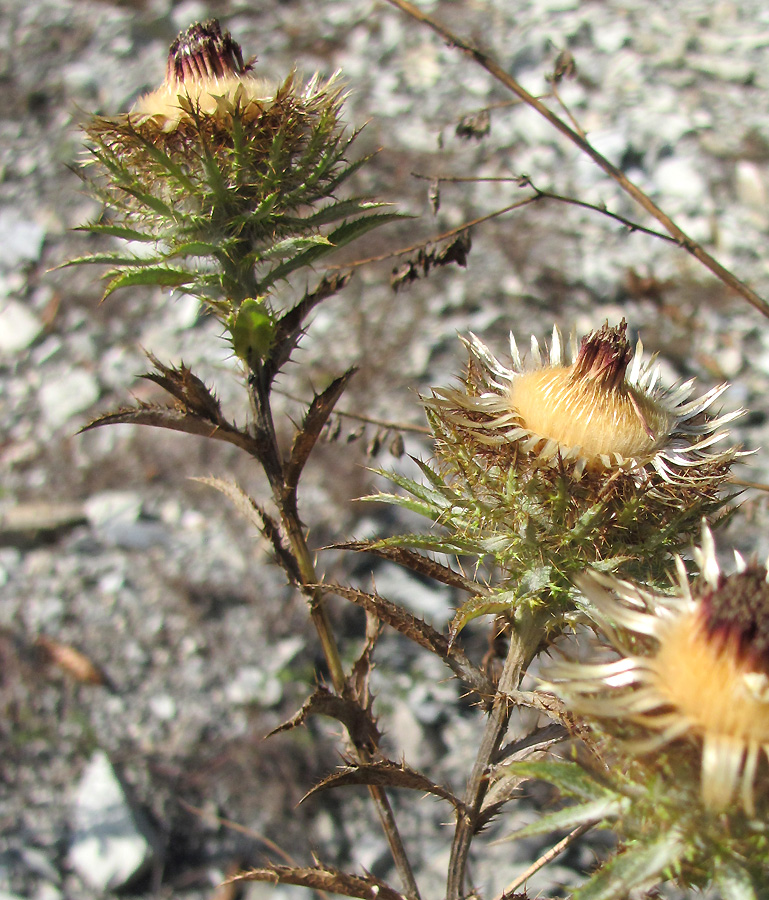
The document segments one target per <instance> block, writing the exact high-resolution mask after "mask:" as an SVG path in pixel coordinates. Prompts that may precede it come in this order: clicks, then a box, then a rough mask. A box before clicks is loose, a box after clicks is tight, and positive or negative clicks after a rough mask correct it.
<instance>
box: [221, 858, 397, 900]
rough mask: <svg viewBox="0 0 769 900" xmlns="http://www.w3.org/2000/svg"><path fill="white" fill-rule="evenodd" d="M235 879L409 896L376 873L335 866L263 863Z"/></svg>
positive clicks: (382, 898)
mask: <svg viewBox="0 0 769 900" xmlns="http://www.w3.org/2000/svg"><path fill="white" fill-rule="evenodd" d="M229 880H230V881H232V882H241V881H269V882H271V883H272V884H297V885H300V886H301V887H308V888H314V889H315V890H318V891H328V892H329V893H330V894H341V895H342V896H344V897H359V898H360V900H405V898H404V896H403V895H402V894H400V893H398V891H396V890H395V889H394V888H391V887H390V885H389V884H387V883H385V882H384V881H380V880H379V879H378V878H375V877H374V876H373V875H365V876H361V875H351V874H350V873H349V872H341V871H339V870H338V869H334V868H332V867H331V866H325V865H321V864H318V865H315V866H304V867H300V866H275V865H273V866H261V867H260V868H258V869H251V870H250V871H248V872H241V873H240V874H239V875H235V876H234V878H231V879H229Z"/></svg>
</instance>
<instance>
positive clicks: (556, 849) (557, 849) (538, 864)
mask: <svg viewBox="0 0 769 900" xmlns="http://www.w3.org/2000/svg"><path fill="white" fill-rule="evenodd" d="M600 821H601V820H600V819H594V820H593V821H592V822H583V823H582V825H578V826H577V827H576V828H575V829H574V830H573V831H570V832H569V833H568V834H567V835H566V837H565V838H562V839H561V840H560V841H558V843H557V844H554V845H553V846H552V847H551V848H550V849H549V850H548V851H547V852H546V853H543V854H542V856H540V858H539V859H537V860H535V861H534V862H533V863H532V864H531V865H530V866H529V868H528V869H526V871H525V872H523V873H522V874H521V875H519V876H518V877H517V878H515V879H514V880H513V881H511V882H510V884H508V886H507V887H506V888H505V889H504V890H503V891H502V893H501V894H500V895H499V896H498V897H497V898H496V900H505V898H506V897H509V896H510V895H511V894H514V893H515V892H516V891H517V890H518V888H519V887H521V885H522V884H525V883H526V882H527V881H528V880H529V879H530V878H531V876H532V875H534V874H535V873H536V872H539V870H540V869H541V868H542V867H543V866H546V865H547V864H548V863H549V862H552V861H553V860H554V859H555V858H556V856H560V854H561V853H563V851H564V850H566V849H567V848H568V847H569V846H570V845H571V844H573V843H574V841H576V840H577V838H580V837H582V835H583V834H585V833H586V832H588V831H590V829H591V828H593V826H594V825H596V824H598V822H600Z"/></svg>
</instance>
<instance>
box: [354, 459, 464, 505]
mask: <svg viewBox="0 0 769 900" xmlns="http://www.w3.org/2000/svg"><path fill="white" fill-rule="evenodd" d="M374 471H375V472H376V473H377V474H378V475H382V476H383V477H384V478H386V479H387V480H388V481H391V482H392V483H393V484H394V485H396V486H397V487H399V488H401V489H402V490H404V491H408V493H409V494H411V495H412V496H414V497H417V498H418V499H419V500H423V501H424V502H425V503H429V504H430V506H431V509H432V512H431V515H433V514H434V513H435V512H436V511H437V512H442V511H444V510H446V509H449V508H450V507H451V505H452V503H451V499H448V498H447V497H446V496H445V491H446V490H448V489H445V491H444V492H440V491H434V490H431V489H430V488H429V487H427V486H426V485H424V484H420V483H419V482H418V481H412V479H411V478H405V477H404V476H403V475H398V474H397V473H395V472H385V471H383V470H380V469H375V470H374ZM444 488H445V486H444ZM386 496H388V497H389V496H392V495H390V494H387V495H386ZM363 499H364V500H377V499H380V498H379V497H378V496H377V495H376V494H375V495H374V496H373V497H364V498H363Z"/></svg>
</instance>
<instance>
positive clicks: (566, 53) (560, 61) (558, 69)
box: [549, 49, 577, 84]
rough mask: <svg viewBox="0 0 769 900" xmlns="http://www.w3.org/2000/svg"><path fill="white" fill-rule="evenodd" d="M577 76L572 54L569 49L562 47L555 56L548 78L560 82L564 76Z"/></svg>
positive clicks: (556, 82)
mask: <svg viewBox="0 0 769 900" xmlns="http://www.w3.org/2000/svg"><path fill="white" fill-rule="evenodd" d="M576 77H577V63H576V60H575V59H574V56H573V55H572V52H571V50H568V49H563V50H561V51H560V53H559V54H558V56H556V58H555V65H554V66H553V73H552V75H550V77H549V80H550V81H552V82H554V83H555V84H560V83H561V81H563V79H564V78H576Z"/></svg>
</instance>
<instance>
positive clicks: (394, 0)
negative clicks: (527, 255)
mask: <svg viewBox="0 0 769 900" xmlns="http://www.w3.org/2000/svg"><path fill="white" fill-rule="evenodd" d="M387 2H388V3H390V4H392V6H396V7H397V8H398V9H400V10H402V11H403V12H405V13H406V14H407V15H409V16H411V17H412V18H413V19H416V20H417V21H418V22H421V23H422V24H424V25H427V27H428V28H431V29H432V30H433V31H434V32H435V33H436V34H439V35H440V36H441V37H442V38H443V39H444V40H445V41H447V42H448V43H449V44H452V45H453V46H454V47H456V48H457V49H458V50H461V51H462V52H463V53H464V54H465V55H466V56H469V57H470V58H471V59H472V60H473V61H474V62H476V63H478V65H479V66H481V67H482V68H484V69H485V70H486V71H487V72H488V73H489V74H490V75H492V76H493V77H494V78H496V80H497V81H499V82H500V83H501V84H503V85H504V86H505V87H506V88H508V90H511V91H512V92H513V93H514V94H516V95H517V96H518V97H520V98H521V100H523V102H524V103H527V104H528V105H529V106H531V107H532V109H535V110H536V111H537V112H538V113H539V114H540V115H541V116H543V117H544V118H545V119H547V121H548V122H549V123H550V124H551V125H552V126H553V127H554V128H556V129H557V130H558V131H560V132H561V134H563V135H565V136H566V137H567V138H568V139H569V140H570V141H571V142H572V143H573V144H576V146H577V147H579V149H580V150H581V151H582V152H583V153H585V154H587V156H589V157H590V158H591V159H592V160H593V162H594V163H596V164H597V165H598V166H600V167H601V168H602V169H603V170H604V172H606V174H607V175H608V176H609V177H610V178H612V179H614V181H616V182H617V184H618V185H619V186H620V187H621V188H622V190H623V191H625V192H626V193H627V194H629V195H630V196H631V197H632V198H633V199H634V200H635V201H636V202H637V203H639V204H640V205H641V206H642V207H643V208H644V209H645V210H646V211H647V212H648V213H649V214H650V215H652V216H654V218H655V219H656V220H657V221H658V222H659V223H660V224H661V225H662V226H663V227H664V228H665V229H666V230H667V231H668V233H669V234H671V235H672V236H673V237H674V238H675V239H676V241H678V243H679V244H680V246H681V247H683V248H684V249H685V250H686V251H687V252H688V253H691V255H692V256H694V257H695V259H698V260H699V261H700V262H701V263H702V264H703V265H704V266H705V267H706V268H708V269H710V271H711V272H712V273H713V274H714V275H715V276H716V277H717V278H718V279H719V280H720V281H722V282H723V283H724V284H725V285H727V287H730V288H731V289H732V290H734V291H736V292H737V293H738V294H740V295H741V296H742V297H744V298H745V299H746V300H747V301H748V303H750V304H751V305H752V306H754V307H755V308H756V309H757V310H758V311H759V312H760V313H761V314H762V315H764V316H767V317H769V303H767V302H766V300H764V299H763V297H760V296H759V295H758V294H757V293H756V292H755V291H754V290H752V288H750V287H748V285H746V284H745V283H744V282H742V281H740V280H739V278H737V277H736V276H735V275H734V274H732V272H730V271H729V270H728V269H726V268H724V266H722V265H721V264H720V263H719V262H718V261H717V260H715V259H714V258H713V257H712V256H711V255H710V254H709V253H708V252H707V251H706V250H705V249H704V247H702V246H701V245H700V244H698V243H697V241H695V240H693V239H692V238H690V237H689V236H688V235H687V234H686V233H685V232H684V231H682V229H680V228H679V227H678V225H676V223H675V222H674V221H673V220H672V219H671V218H670V217H669V216H668V215H667V214H666V213H664V212H663V211H662V210H661V209H660V208H659V206H657V204H656V203H654V201H653V200H652V199H651V198H650V197H649V196H648V195H647V194H645V193H644V192H643V191H642V190H641V189H640V188H639V187H638V186H637V185H636V184H634V183H633V182H632V181H630V179H629V178H628V177H627V176H626V175H625V173H624V172H622V171H621V170H620V169H618V168H617V167H616V166H615V165H614V164H613V163H610V162H609V160H608V159H606V157H605V156H602V155H601V154H600V153H599V152H598V151H597V150H596V149H595V147H593V145H592V144H591V143H589V141H587V140H586V139H585V138H584V137H583V136H582V135H581V134H578V133H577V132H576V131H575V130H574V129H573V128H571V126H569V125H568V124H567V123H566V122H564V120H563V119H561V118H559V117H558V116H557V115H556V114H555V113H554V112H552V110H550V109H548V108H547V106H545V104H544V103H542V101H541V100H538V99H537V98H536V97H534V96H533V95H532V94H530V93H529V92H528V91H527V90H526V89H525V88H523V87H522V86H521V85H520V84H518V82H517V81H516V80H515V79H514V78H513V77H512V76H511V75H509V74H508V73H507V72H506V71H505V70H504V69H503V68H502V67H501V66H500V65H499V64H498V63H497V62H496V61H495V60H494V59H492V58H491V57H490V56H488V55H487V54H486V53H484V52H483V51H481V50H479V49H478V48H477V47H474V46H473V45H472V44H470V43H469V42H468V41H465V40H463V39H462V38H460V37H459V35H457V34H455V33H454V32H453V31H451V29H449V28H447V27H446V26H445V25H442V24H441V23H440V22H437V21H436V20H435V19H433V18H431V17H430V16H428V15H427V14H426V13H424V12H422V11H421V10H419V9H417V7H416V6H414V4H413V3H409V2H408V0H387Z"/></svg>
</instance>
